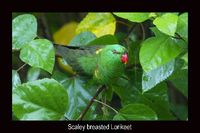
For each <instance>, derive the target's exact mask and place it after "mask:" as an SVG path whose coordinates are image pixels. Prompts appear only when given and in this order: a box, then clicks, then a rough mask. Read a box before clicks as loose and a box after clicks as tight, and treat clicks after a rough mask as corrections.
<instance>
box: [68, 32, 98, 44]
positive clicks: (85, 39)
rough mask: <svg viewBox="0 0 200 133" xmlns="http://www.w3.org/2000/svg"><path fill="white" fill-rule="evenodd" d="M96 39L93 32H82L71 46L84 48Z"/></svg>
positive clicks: (71, 42) (72, 41)
mask: <svg viewBox="0 0 200 133" xmlns="http://www.w3.org/2000/svg"><path fill="white" fill-rule="evenodd" d="M94 39H96V36H95V35H94V34H93V33H92V32H88V31H86V32H82V33H80V34H78V35H76V36H75V37H74V38H73V39H72V40H71V41H70V43H69V45H70V46H84V45H86V44H88V43H89V42H91V41H93V40H94Z"/></svg>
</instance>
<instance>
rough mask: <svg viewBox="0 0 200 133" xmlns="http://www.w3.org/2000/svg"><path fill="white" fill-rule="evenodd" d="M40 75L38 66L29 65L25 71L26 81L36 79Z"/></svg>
mask: <svg viewBox="0 0 200 133" xmlns="http://www.w3.org/2000/svg"><path fill="white" fill-rule="evenodd" d="M39 76H40V68H35V67H30V68H29V70H28V73H27V81H34V80H37V79H38V77H39Z"/></svg>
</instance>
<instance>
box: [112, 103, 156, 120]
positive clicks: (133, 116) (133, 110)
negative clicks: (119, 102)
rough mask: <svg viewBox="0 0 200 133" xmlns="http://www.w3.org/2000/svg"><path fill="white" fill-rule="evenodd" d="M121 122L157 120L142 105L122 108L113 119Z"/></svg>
mask: <svg viewBox="0 0 200 133" xmlns="http://www.w3.org/2000/svg"><path fill="white" fill-rule="evenodd" d="M118 118H119V120H122V119H125V120H157V119H158V118H157V115H156V113H155V112H154V111H153V110H152V109H151V108H149V107H148V106H146V105H144V104H129V105H126V106H124V107H123V108H122V109H121V110H120V111H119V114H118V115H117V116H114V119H115V120H116V119H118Z"/></svg>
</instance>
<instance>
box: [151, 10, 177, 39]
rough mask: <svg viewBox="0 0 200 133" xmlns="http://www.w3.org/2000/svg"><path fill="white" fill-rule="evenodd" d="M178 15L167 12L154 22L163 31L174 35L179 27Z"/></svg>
mask: <svg viewBox="0 0 200 133" xmlns="http://www.w3.org/2000/svg"><path fill="white" fill-rule="evenodd" d="M177 22H178V16H177V15H176V14H173V13H166V14H164V15H162V16H160V17H157V18H156V19H155V20H154V21H153V24H154V25H156V27H157V28H158V29H159V30H160V31H161V32H163V33H165V34H167V35H170V36H174V34H175V32H176V28H177Z"/></svg>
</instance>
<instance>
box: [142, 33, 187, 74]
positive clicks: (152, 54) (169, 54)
mask: <svg viewBox="0 0 200 133" xmlns="http://www.w3.org/2000/svg"><path fill="white" fill-rule="evenodd" d="M183 45H185V42H184V41H183V40H177V39H173V38H170V37H168V36H160V37H151V38H148V39H147V40H145V41H144V42H143V43H142V47H141V49H140V53H139V59H140V63H141V65H142V68H143V69H144V71H145V72H149V71H151V70H153V69H156V68H158V67H160V66H162V65H164V64H166V63H167V62H169V61H171V60H172V59H174V58H175V57H177V56H178V55H179V54H180V53H181V50H182V46H183Z"/></svg>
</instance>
